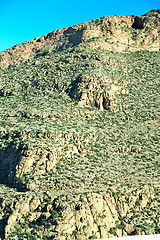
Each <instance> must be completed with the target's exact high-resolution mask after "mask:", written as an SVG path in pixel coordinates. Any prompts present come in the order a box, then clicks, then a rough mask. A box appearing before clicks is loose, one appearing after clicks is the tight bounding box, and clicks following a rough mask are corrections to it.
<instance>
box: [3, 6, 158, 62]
mask: <svg viewBox="0 0 160 240" xmlns="http://www.w3.org/2000/svg"><path fill="white" fill-rule="evenodd" d="M159 33H160V10H159V9H155V10H152V11H150V12H149V13H147V14H145V15H142V16H141V17H138V16H133V15H132V16H109V17H102V18H100V19H97V20H93V21H90V22H87V23H81V24H77V25H75V26H72V27H66V28H63V29H59V30H55V31H53V32H51V33H49V34H47V35H44V36H42V37H38V38H35V39H34V40H31V41H27V42H25V43H22V44H19V45H15V46H14V47H12V48H9V49H7V50H6V51H5V52H2V53H0V66H2V67H7V66H8V65H9V64H12V63H16V62H17V61H20V60H23V59H28V58H30V57H33V56H36V55H37V54H40V53H41V54H43V51H44V50H47V51H51V50H53V49H60V48H62V47H65V46H67V45H68V44H73V45H79V44H82V45H84V46H85V47H87V48H92V49H95V48H102V49H107V50H111V51H117V52H120V51H137V50H149V51H158V50H159V47H160V46H159Z"/></svg>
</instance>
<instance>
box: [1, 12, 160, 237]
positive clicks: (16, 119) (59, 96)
mask: <svg viewBox="0 0 160 240" xmlns="http://www.w3.org/2000/svg"><path fill="white" fill-rule="evenodd" d="M158 16H159V15H158V10H156V11H151V12H150V13H147V14H146V15H144V16H142V18H143V19H145V18H147V19H150V20H151V21H153V19H154V22H155V25H158V21H159V20H158ZM113 18H114V17H113ZM116 18H117V19H118V18H120V19H121V18H124V19H129V18H130V19H132V18H133V19H135V17H134V16H131V17H118V16H117V17H116ZM103 19H105V18H103ZM138 19H139V18H137V20H136V21H139V20H138ZM107 21H108V20H107ZM148 21H149V20H148ZM93 22H94V21H93ZM144 22H145V21H144ZM141 23H142V22H141ZM112 24H113V22H112V23H111V25H112ZM131 24H132V25H133V24H135V20H133V21H132V22H131ZM102 26H103V23H102ZM136 26H137V25H136ZM136 26H135V25H134V26H133V27H136ZM138 26H139V25H138ZM99 27H100V24H99ZM136 28H137V27H136ZM142 30H143V29H142ZM153 30H154V29H153ZM60 31H62V32H63V31H64V29H63V30H59V32H60ZM134 31H139V30H134ZM70 36H71V35H70ZM72 36H74V35H72ZM33 41H35V40H33ZM156 41H157V40H156ZM48 43H49V40H48ZM58 43H61V42H60V41H58V40H57V43H56V44H58ZM50 44H51V45H52V41H51V42H50ZM95 44H99V42H98V41H97V42H96V39H95V38H92V39H90V40H89V41H88V42H81V43H79V44H76V45H75V46H73V45H71V44H68V45H64V46H63V47H61V48H58V47H57V48H56V49H55V48H53V50H51V49H50V51H49V52H47V50H46V45H45V48H44V50H45V51H44V50H42V51H39V52H37V53H36V54H33V56H32V57H30V58H29V59H28V60H27V61H25V60H23V61H20V62H19V64H13V62H12V64H11V65H10V66H8V67H6V68H1V69H0V77H1V83H0V109H1V111H0V238H1V239H7V240H8V239H60V240H61V239H65V240H68V239H71V240H72V239H79V240H83V239H84V240H85V239H100V238H107V237H111V238H112V237H114V236H119V237H120V236H126V235H137V234H139V235H141V234H158V233H160V222H159V219H160V213H159V208H160V202H159V197H160V188H159V183H160V171H159V170H160V164H159V119H160V116H159V105H160V103H159V95H158V94H159V77H160V72H159V65H160V53H159V51H147V50H141V51H136V48H135V50H134V51H133V52H119V50H117V51H116V52H113V51H110V50H107V49H102V48H97V49H94V47H92V45H95ZM57 46H58V45H57ZM148 46H149V45H147V47H146V48H149V47H148ZM114 47H115V48H116V45H115V44H114ZM8 51H10V50H8ZM3 54H4V53H3ZM5 54H6V56H8V52H6V53H5ZM31 55H32V54H31ZM28 57H29V55H28Z"/></svg>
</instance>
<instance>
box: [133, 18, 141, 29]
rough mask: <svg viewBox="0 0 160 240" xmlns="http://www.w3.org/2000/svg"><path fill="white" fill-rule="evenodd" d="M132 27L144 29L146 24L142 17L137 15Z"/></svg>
mask: <svg viewBox="0 0 160 240" xmlns="http://www.w3.org/2000/svg"><path fill="white" fill-rule="evenodd" d="M132 28H135V29H143V28H144V25H143V20H142V18H140V17H137V16H136V17H135V19H134V23H133V24H132Z"/></svg>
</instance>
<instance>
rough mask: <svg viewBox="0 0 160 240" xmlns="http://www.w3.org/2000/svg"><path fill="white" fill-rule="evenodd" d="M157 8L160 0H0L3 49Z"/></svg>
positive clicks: (0, 41) (0, 49)
mask: <svg viewBox="0 0 160 240" xmlns="http://www.w3.org/2000/svg"><path fill="white" fill-rule="evenodd" d="M155 8H160V0H134V1H131V0H130V1H127V0H121V1H118V0H81V1H78V0H75V1H73V0H71V1H67V0H56V1H55V0H43V1H42V0H0V51H4V50H5V49H7V48H9V47H12V46H13V45H15V44H19V43H22V42H25V41H27V40H31V39H34V38H36V37H39V36H42V35H44V34H47V33H49V32H51V31H53V30H55V29H59V28H62V27H67V26H71V25H74V24H77V23H81V22H87V21H90V20H92V19H97V18H100V17H103V16H110V15H142V14H145V13H146V12H148V11H150V10H151V9H155Z"/></svg>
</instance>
